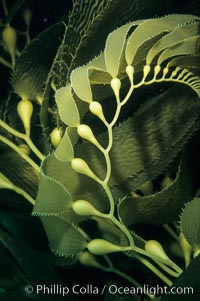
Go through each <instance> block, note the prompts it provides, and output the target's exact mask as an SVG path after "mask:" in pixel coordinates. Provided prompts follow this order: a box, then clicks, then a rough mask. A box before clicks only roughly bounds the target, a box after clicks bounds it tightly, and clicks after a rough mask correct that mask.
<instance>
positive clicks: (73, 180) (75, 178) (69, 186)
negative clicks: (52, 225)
mask: <svg viewBox="0 0 200 301" xmlns="http://www.w3.org/2000/svg"><path fill="white" fill-rule="evenodd" d="M42 173H44V174H45V176H46V177H48V178H52V179H53V180H54V181H55V182H58V183H60V186H63V187H64V188H65V190H67V191H68V193H69V194H70V196H73V200H74V201H76V200H78V199H86V200H88V201H90V202H91V204H93V205H94V207H95V208H96V209H98V210H100V211H102V212H103V211H104V210H106V209H107V208H108V201H107V198H106V197H105V194H104V192H103V191H101V190H100V189H99V184H98V183H96V182H95V181H94V180H92V179H90V178H88V177H87V176H85V175H82V174H79V173H77V172H75V171H74V170H73V169H72V167H71V162H66V163H65V164H63V162H62V161H60V160H58V159H57V158H56V157H55V155H54V154H51V155H49V156H48V157H47V158H46V159H45V161H44V162H43V165H42ZM49 185H50V184H49ZM41 187H42V190H43V191H45V189H46V188H45V185H44V186H43V185H42V186H41ZM91 187H92V190H94V191H96V194H95V198H94V196H93V195H92V194H91V193H90V190H91ZM46 200H47V201H46V202H47V203H46V205H47V206H48V199H46ZM52 201H53V200H52ZM39 202H41V200H38V199H37V200H36V204H37V203H39ZM66 202H67V200H66ZM68 204H69V203H68ZM38 206H40V205H39V204H38ZM47 210H48V209H47ZM55 211H56V210H55ZM66 214H67V216H68V215H69V214H70V216H71V214H72V212H71V211H70V212H68V211H67V213H66ZM70 216H68V219H70V220H71V218H70ZM75 217H76V218H75ZM77 218H78V216H77V215H75V214H74V215H73V216H72V220H73V219H75V220H77Z"/></svg>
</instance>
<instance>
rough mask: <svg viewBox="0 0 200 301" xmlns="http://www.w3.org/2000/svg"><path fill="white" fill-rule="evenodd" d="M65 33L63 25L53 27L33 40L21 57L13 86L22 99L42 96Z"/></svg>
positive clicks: (58, 24) (14, 75) (14, 73)
mask: <svg viewBox="0 0 200 301" xmlns="http://www.w3.org/2000/svg"><path fill="white" fill-rule="evenodd" d="M63 32H64V26H63V24H61V23H57V24H55V25H52V26H51V27H49V28H48V29H46V30H45V31H44V32H42V33H41V34H40V35H38V36H37V37H36V38H35V39H33V40H32V41H31V43H30V44H29V45H28V46H27V47H26V48H25V49H24V51H23V52H22V54H21V55H20V57H19V59H18V60H17V63H16V66H15V69H14V72H13V77H12V84H13V88H14V90H15V92H16V93H17V94H18V95H19V96H20V97H21V98H25V99H31V100H35V99H37V98H38V96H41V94H42V92H43V91H42V90H43V88H44V85H45V81H46V79H47V75H48V72H49V70H50V67H51V64H52V60H53V58H54V56H55V54H56V51H57V47H58V46H59V44H60V41H59V38H60V37H61V36H62V34H63Z"/></svg>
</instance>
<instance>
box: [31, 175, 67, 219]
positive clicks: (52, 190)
mask: <svg viewBox="0 0 200 301" xmlns="http://www.w3.org/2000/svg"><path fill="white" fill-rule="evenodd" d="M71 204H72V197H71V195H70V194H69V192H68V191H67V190H66V189H65V187H63V186H62V184H61V183H59V182H57V181H56V180H54V179H52V178H50V177H48V176H46V175H45V174H44V173H43V171H42V172H41V173H40V182H39V188H38V193H37V201H36V205H35V207H34V210H33V215H58V214H60V213H63V212H65V211H67V210H68V209H69V208H70V206H71Z"/></svg>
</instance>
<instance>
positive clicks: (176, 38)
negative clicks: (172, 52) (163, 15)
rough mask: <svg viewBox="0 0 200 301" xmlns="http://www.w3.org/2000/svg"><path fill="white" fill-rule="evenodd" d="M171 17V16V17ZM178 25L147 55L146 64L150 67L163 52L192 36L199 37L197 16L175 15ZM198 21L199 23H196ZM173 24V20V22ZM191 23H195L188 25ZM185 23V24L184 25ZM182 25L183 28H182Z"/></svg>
mask: <svg viewBox="0 0 200 301" xmlns="http://www.w3.org/2000/svg"><path fill="white" fill-rule="evenodd" d="M169 17H170V16H169ZM173 17H174V20H175V21H176V24H175V23H173V25H174V26H176V27H175V28H172V30H171V31H170V32H169V33H168V34H166V35H165V36H164V37H162V38H161V39H160V40H159V41H157V42H156V43H155V44H154V45H153V47H152V48H151V49H150V51H149V52H148V54H147V58H146V63H147V64H148V65H150V64H151V62H152V60H153V59H154V58H155V57H156V56H157V55H158V54H159V53H160V52H161V51H163V50H165V49H166V48H168V47H170V46H173V45H176V44H177V43H180V42H184V40H185V39H187V38H188V37H192V36H197V35H198V34H199V33H198V26H199V21H200V19H199V18H198V17H195V16H190V15H173ZM195 20H198V22H197V21H196V22H194V21H195ZM171 21H172V22H173V20H171ZM189 22H194V23H191V24H188V23H189ZM184 23H185V24H184ZM180 24H181V26H180ZM191 51H192V49H191Z"/></svg>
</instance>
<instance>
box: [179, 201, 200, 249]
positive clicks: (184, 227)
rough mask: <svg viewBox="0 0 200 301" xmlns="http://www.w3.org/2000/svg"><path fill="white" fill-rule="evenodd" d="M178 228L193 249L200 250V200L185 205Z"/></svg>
mask: <svg viewBox="0 0 200 301" xmlns="http://www.w3.org/2000/svg"><path fill="white" fill-rule="evenodd" d="M180 228H181V231H182V233H183V234H184V236H185V238H186V240H187V241H188V242H189V244H190V245H191V246H192V247H193V248H194V249H200V198H196V199H193V200H192V201H191V202H190V203H188V204H187V205H186V207H185V208H184V210H183V212H182V214H181V220H180Z"/></svg>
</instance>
